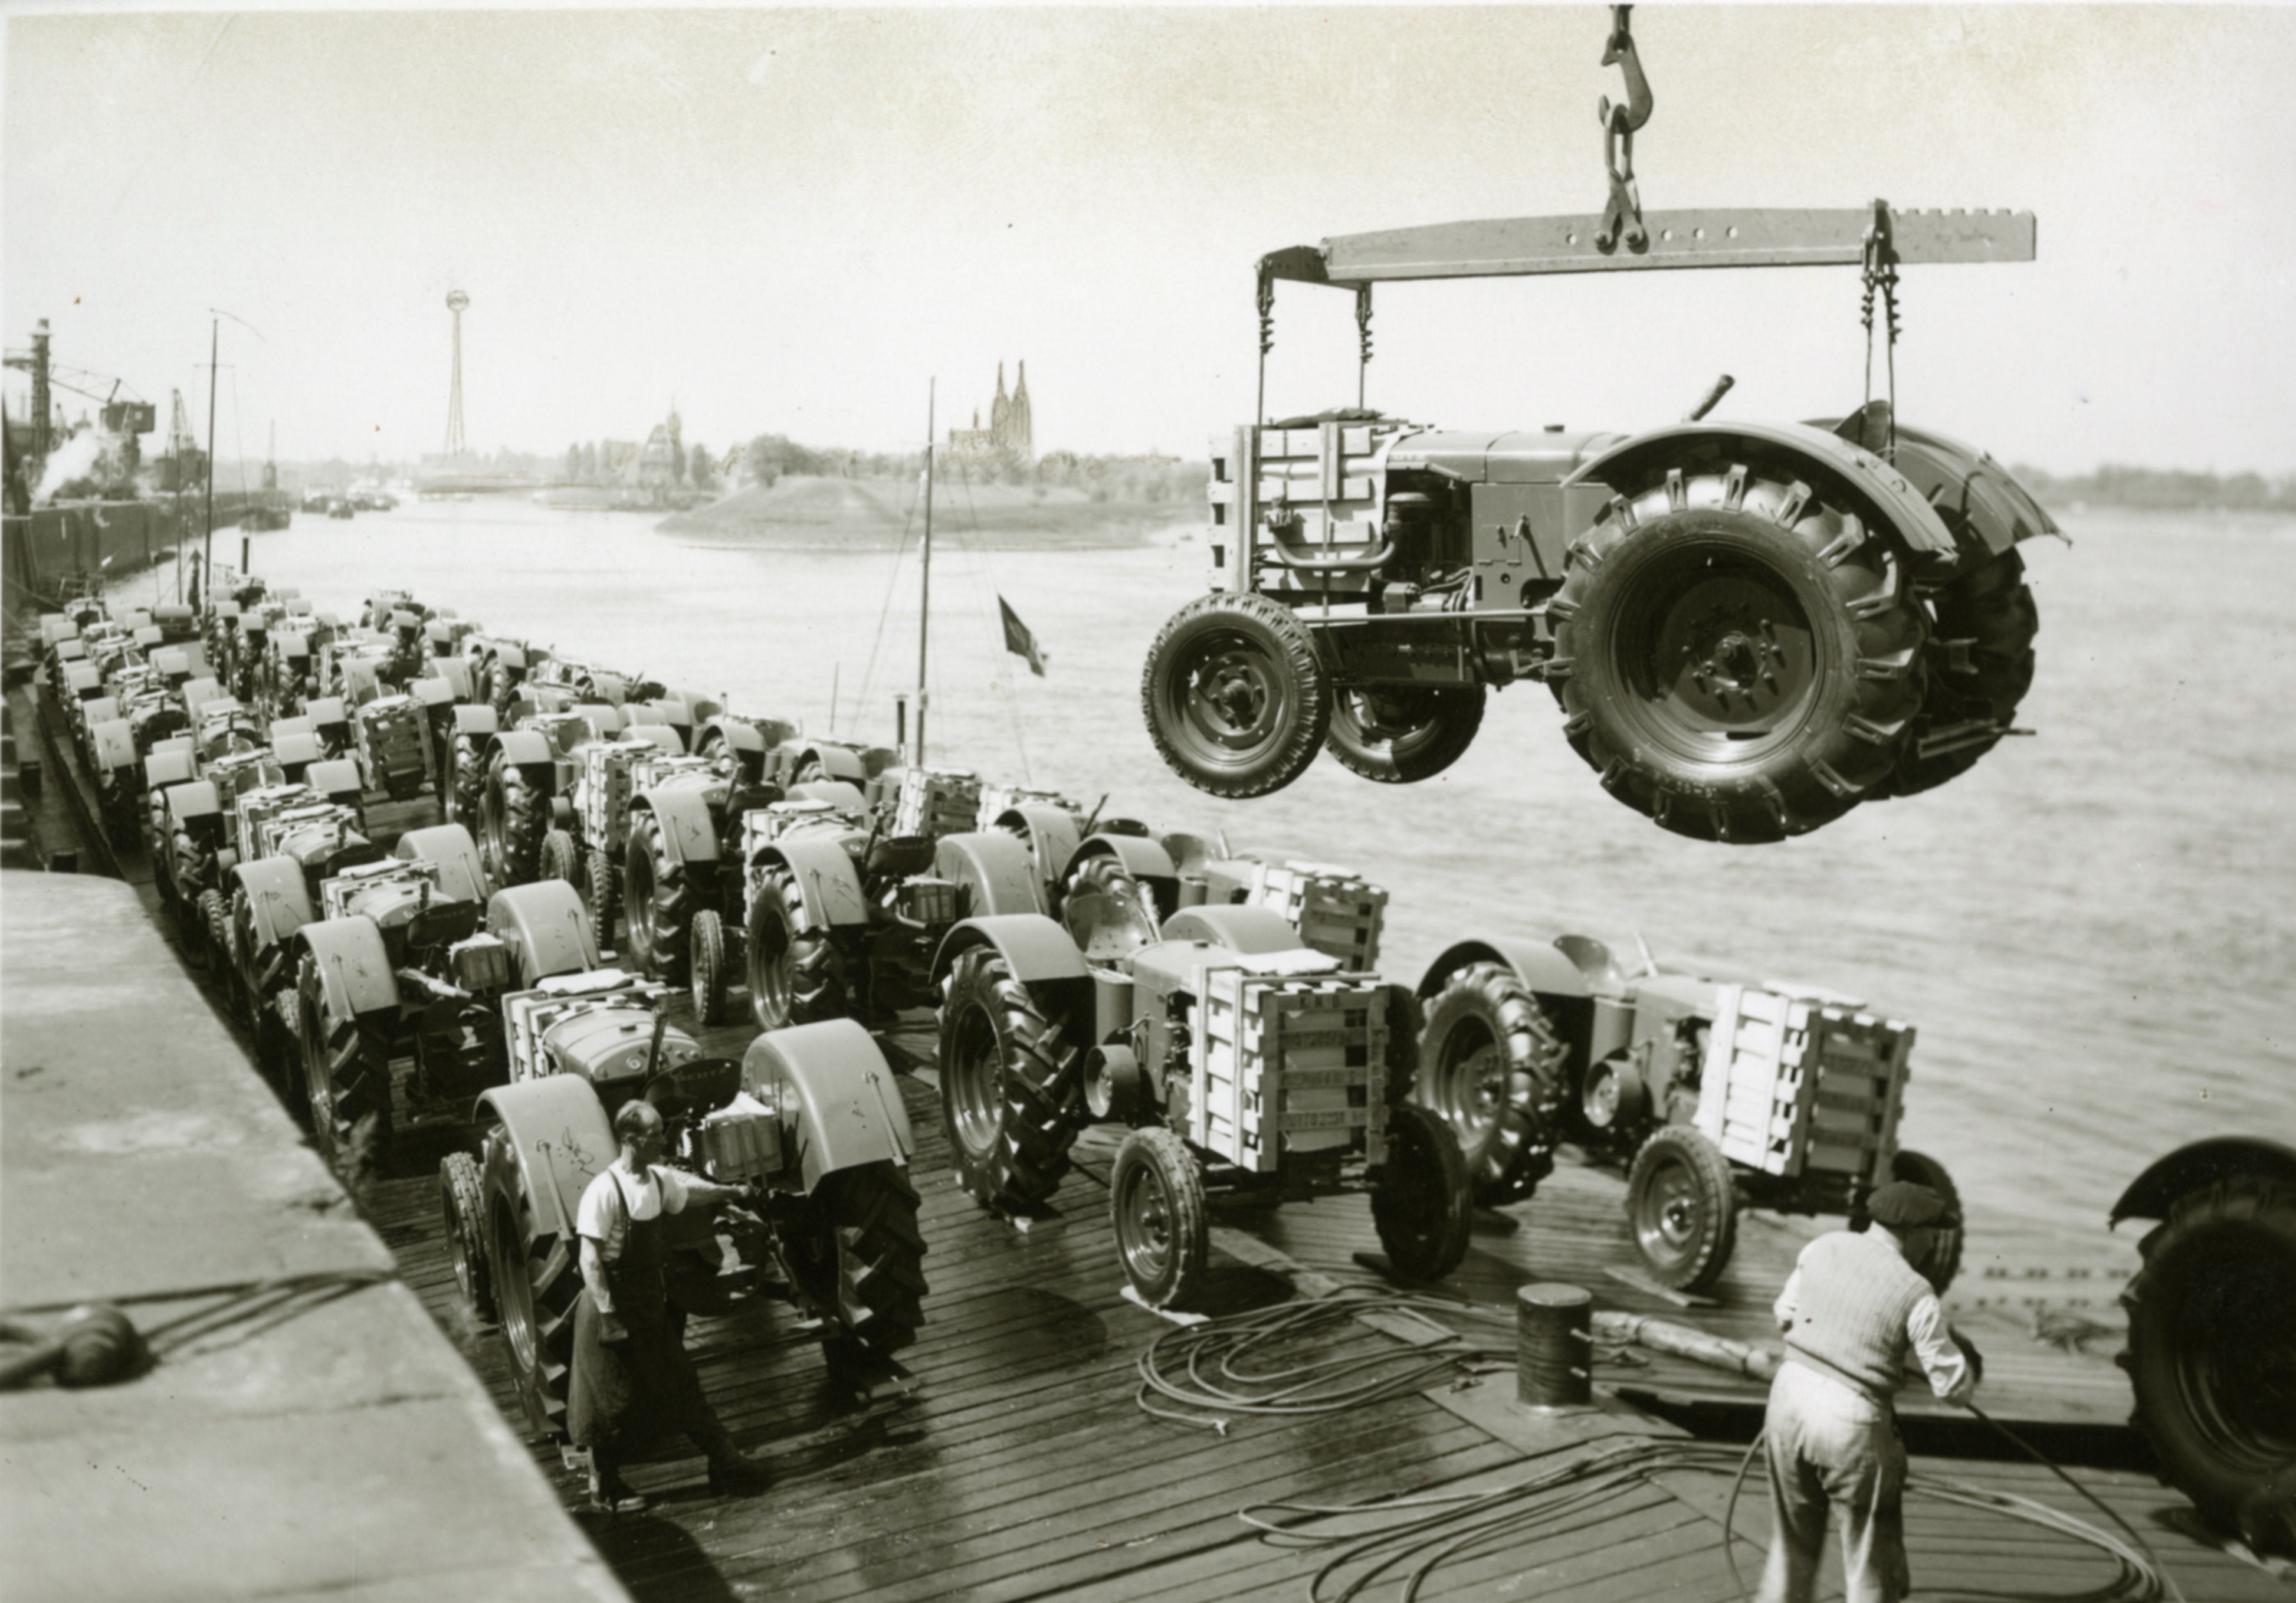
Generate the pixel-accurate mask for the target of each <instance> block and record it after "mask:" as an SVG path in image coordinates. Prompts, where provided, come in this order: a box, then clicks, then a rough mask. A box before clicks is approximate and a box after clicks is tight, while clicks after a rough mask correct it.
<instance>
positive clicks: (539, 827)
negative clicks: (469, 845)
mask: <svg viewBox="0 0 2296 1603" xmlns="http://www.w3.org/2000/svg"><path fill="white" fill-rule="evenodd" d="M536 766H537V767H539V766H541V765H540V764H537V765H536ZM549 828H550V797H549V795H548V793H546V791H545V789H544V787H543V786H542V785H537V783H536V782H535V779H534V777H533V776H532V775H531V774H529V772H528V771H527V769H526V768H525V766H524V765H523V764H521V763H515V762H512V761H509V760H506V759H505V758H504V756H503V754H502V752H500V751H499V750H497V751H496V752H495V755H494V760H493V761H492V762H490V763H489V764H488V767H487V789H486V797H485V800H484V801H483V802H482V803H481V805H480V813H479V834H480V849H481V851H483V852H484V854H485V857H486V865H487V872H488V874H489V875H492V876H493V879H494V888H495V889H496V890H497V891H507V890H509V889H510V888H511V887H512V886H513V885H527V884H533V883H534V881H535V879H536V878H537V875H538V874H539V872H540V870H541V867H542V837H543V835H544V834H546V833H548V831H549Z"/></svg>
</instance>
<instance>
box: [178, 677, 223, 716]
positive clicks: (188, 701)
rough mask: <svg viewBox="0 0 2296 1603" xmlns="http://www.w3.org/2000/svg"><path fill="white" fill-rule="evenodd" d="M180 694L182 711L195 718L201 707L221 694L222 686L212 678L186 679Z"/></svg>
mask: <svg viewBox="0 0 2296 1603" xmlns="http://www.w3.org/2000/svg"><path fill="white" fill-rule="evenodd" d="M182 695H183V698H184V711H186V712H188V713H190V714H191V715H192V716H193V718H194V719H197V718H198V717H199V715H200V709H201V707H204V706H206V705H207V704H208V703H209V702H211V701H214V700H216V699H217V697H219V696H220V695H223V686H220V685H218V684H217V683H216V682H215V681H214V680H213V679H186V680H184V688H183V692H182Z"/></svg>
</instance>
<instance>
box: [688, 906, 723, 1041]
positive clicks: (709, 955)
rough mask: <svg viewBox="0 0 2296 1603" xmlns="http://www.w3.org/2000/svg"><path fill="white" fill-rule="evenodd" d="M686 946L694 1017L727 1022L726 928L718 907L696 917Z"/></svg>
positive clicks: (702, 1019) (706, 1022)
mask: <svg viewBox="0 0 2296 1603" xmlns="http://www.w3.org/2000/svg"><path fill="white" fill-rule="evenodd" d="M687 946H688V959H687V963H686V969H687V972H688V973H689V974H691V976H692V986H693V1016H694V1017H695V1018H697V1019H700V1020H701V1022H702V1023H705V1024H722V1023H725V1022H726V928H725V925H723V924H721V923H720V922H719V921H718V917H717V910H716V909H715V908H702V909H701V911H700V912H698V913H696V914H694V915H693V928H692V933H691V938H690V939H689V941H688V942H687Z"/></svg>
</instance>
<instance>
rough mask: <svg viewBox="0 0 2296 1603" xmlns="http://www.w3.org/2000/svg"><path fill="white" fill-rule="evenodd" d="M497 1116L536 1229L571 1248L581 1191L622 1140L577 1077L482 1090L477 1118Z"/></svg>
mask: <svg viewBox="0 0 2296 1603" xmlns="http://www.w3.org/2000/svg"><path fill="white" fill-rule="evenodd" d="M489 1115H491V1116H492V1117H494V1118H496V1119H499V1120H501V1121H502V1138H501V1139H502V1147H503V1148H504V1150H505V1151H507V1152H508V1153H509V1154H510V1156H511V1161H512V1162H513V1163H516V1164H517V1165H518V1172H519V1178H520V1180H522V1181H524V1182H525V1186H526V1194H527V1196H529V1197H531V1198H532V1199H533V1200H534V1222H535V1228H536V1229H541V1230H554V1231H555V1232H556V1233H557V1235H558V1238H559V1239H560V1240H561V1241H562V1242H564V1243H565V1244H566V1245H567V1247H568V1249H569V1250H571V1249H572V1248H573V1247H574V1245H575V1240H574V1221H575V1219H576V1217H577V1216H578V1214H579V1213H580V1212H581V1207H582V1193H583V1192H585V1191H586V1190H588V1189H589V1188H590V1182H591V1181H592V1180H595V1179H597V1178H598V1176H599V1175H600V1174H602V1173H603V1172H604V1171H605V1168H606V1165H607V1164H609V1163H612V1162H613V1161H614V1155H615V1154H616V1153H618V1152H619V1151H620V1150H621V1145H620V1143H619V1142H618V1141H616V1140H615V1139H614V1130H613V1126H612V1125H611V1124H610V1123H608V1122H607V1120H606V1110H605V1109H604V1108H603V1106H600V1105H599V1102H598V1093H597V1092H596V1091H595V1090H594V1089H591V1086H590V1082H589V1081H586V1080H585V1079H583V1078H582V1077H581V1076H580V1075H579V1074H544V1075H541V1076H539V1077H538V1078H536V1079H533V1080H521V1081H517V1082H516V1083H514V1084H512V1085H498V1086H495V1087H493V1088H492V1089H488V1090H487V1091H485V1092H483V1093H481V1094H480V1097H479V1101H478V1110H477V1114H476V1115H475V1117H476V1120H477V1122H480V1123H481V1124H483V1123H485V1122H487V1120H488V1117H489Z"/></svg>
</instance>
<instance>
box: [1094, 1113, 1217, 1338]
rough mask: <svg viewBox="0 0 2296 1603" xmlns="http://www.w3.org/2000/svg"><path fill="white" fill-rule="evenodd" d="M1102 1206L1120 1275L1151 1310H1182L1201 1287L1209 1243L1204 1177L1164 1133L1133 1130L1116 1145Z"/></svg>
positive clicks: (1187, 1153) (1182, 1144) (1177, 1143)
mask: <svg viewBox="0 0 2296 1603" xmlns="http://www.w3.org/2000/svg"><path fill="white" fill-rule="evenodd" d="M1108 1206H1109V1213H1110V1217H1111V1220H1112V1221H1113V1222H1114V1224H1115V1226H1116V1251H1117V1255H1118V1256H1119V1257H1120V1258H1121V1259H1122V1260H1123V1261H1124V1278H1126V1279H1127V1280H1129V1281H1130V1282H1131V1283H1132V1289H1133V1290H1135V1291H1136V1292H1138V1293H1139V1294H1140V1300H1141V1301H1142V1302H1144V1303H1147V1304H1148V1306H1149V1307H1151V1308H1185V1307H1186V1306H1187V1305H1188V1303H1189V1302H1190V1301H1191V1300H1192V1299H1193V1297H1194V1296H1195V1295H1196V1294H1197V1293H1199V1292H1200V1291H1201V1290H1202V1289H1203V1278H1204V1262H1205V1260H1206V1258H1207V1257H1208V1256H1209V1255H1210V1247H1211V1222H1210V1215H1209V1214H1208V1213H1206V1211H1205V1206H1204V1177H1203V1171H1202V1169H1201V1167H1200V1166H1199V1165H1198V1164H1197V1163H1196V1156H1195V1154H1193V1153H1192V1152H1190V1151H1189V1150H1188V1147H1187V1143H1186V1142H1185V1141H1183V1140H1181V1139H1180V1138H1179V1137H1178V1136H1177V1135H1175V1134H1173V1133H1172V1132H1171V1131H1170V1130H1164V1129H1161V1128H1158V1127H1153V1126H1152V1127H1150V1128H1148V1129H1145V1130H1134V1131H1133V1132H1132V1133H1131V1134H1130V1135H1128V1136H1126V1137H1125V1138H1124V1143H1123V1145H1122V1146H1120V1147H1118V1148H1117V1149H1116V1164H1115V1167H1114V1168H1113V1169H1112V1170H1111V1171H1110V1173H1109V1183H1108Z"/></svg>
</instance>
